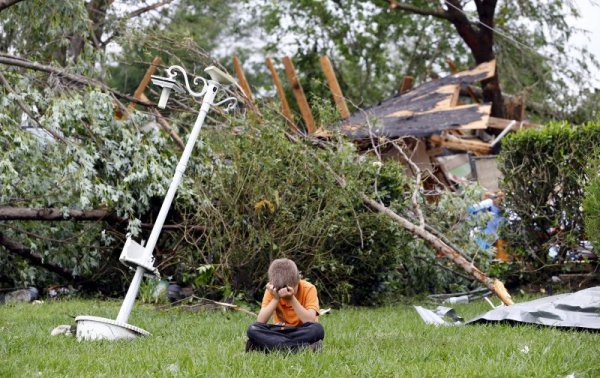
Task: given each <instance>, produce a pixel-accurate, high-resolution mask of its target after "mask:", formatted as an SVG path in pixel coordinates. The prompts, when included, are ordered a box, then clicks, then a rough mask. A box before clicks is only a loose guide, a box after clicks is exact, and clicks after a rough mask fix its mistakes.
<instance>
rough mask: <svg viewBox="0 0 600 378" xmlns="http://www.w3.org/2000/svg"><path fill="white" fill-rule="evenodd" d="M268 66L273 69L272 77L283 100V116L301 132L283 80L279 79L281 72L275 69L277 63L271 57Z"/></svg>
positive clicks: (278, 95) (291, 125)
mask: <svg viewBox="0 0 600 378" xmlns="http://www.w3.org/2000/svg"><path fill="white" fill-rule="evenodd" d="M267 67H268V68H269V71H271V77H272V78H273V84H275V90H276V91H277V97H279V101H281V112H282V113H283V116H284V117H285V118H286V121H287V123H288V125H289V126H290V127H291V128H292V129H293V130H294V131H296V132H299V130H298V126H296V125H295V124H294V115H293V114H292V111H291V109H290V104H289V103H288V101H287V98H286V97H285V91H284V90H283V86H282V85H281V81H280V80H279V74H278V73H277V70H276V69H275V65H274V64H273V61H272V60H271V58H270V57H267Z"/></svg>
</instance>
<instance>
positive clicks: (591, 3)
mask: <svg viewBox="0 0 600 378" xmlns="http://www.w3.org/2000/svg"><path fill="white" fill-rule="evenodd" d="M575 3H576V4H577V6H578V7H579V9H580V11H581V16H582V17H581V18H580V19H578V20H574V22H573V26H574V27H575V28H578V29H585V30H587V31H589V35H587V36H584V35H582V34H579V35H577V36H575V38H574V42H575V43H577V44H578V45H579V46H587V48H588V50H590V52H592V53H593V54H594V55H595V56H596V58H597V59H598V60H600V1H598V0H576V1H575ZM591 81H592V82H593V83H595V86H596V87H600V70H596V71H595V72H594V77H593V78H591Z"/></svg>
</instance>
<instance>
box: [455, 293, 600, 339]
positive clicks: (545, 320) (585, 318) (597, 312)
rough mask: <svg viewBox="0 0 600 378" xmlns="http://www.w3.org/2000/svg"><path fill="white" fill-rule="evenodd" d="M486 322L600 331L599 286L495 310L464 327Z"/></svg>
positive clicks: (470, 321) (472, 320)
mask: <svg viewBox="0 0 600 378" xmlns="http://www.w3.org/2000/svg"><path fill="white" fill-rule="evenodd" d="M487 322H519V323H530V324H540V325H545V326H551V327H569V328H582V329H591V330H600V286H597V287H592V288H589V289H585V290H581V291H578V292H576V293H572V294H559V295H553V296H549V297H544V298H540V299H536V300H533V301H529V302H524V303H516V304H514V305H511V306H502V307H498V308H495V309H493V310H491V311H488V312H486V313H485V314H483V315H480V316H478V317H476V318H474V319H471V320H469V321H468V322H467V323H465V324H473V323H487Z"/></svg>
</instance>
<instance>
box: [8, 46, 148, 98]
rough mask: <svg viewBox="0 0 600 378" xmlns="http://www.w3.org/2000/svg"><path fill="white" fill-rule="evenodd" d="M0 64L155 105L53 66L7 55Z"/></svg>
mask: <svg viewBox="0 0 600 378" xmlns="http://www.w3.org/2000/svg"><path fill="white" fill-rule="evenodd" d="M0 64H5V65H8V66H17V67H23V68H27V69H30V70H36V71H42V72H47V73H49V74H53V75H56V76H58V77H61V78H65V79H67V80H70V81H72V82H75V83H77V84H80V85H91V86H94V87H97V88H100V89H102V90H105V91H107V92H110V93H112V94H113V95H115V96H117V97H119V98H123V99H126V100H128V101H131V102H134V103H136V104H139V105H143V106H148V107H153V106H155V104H153V103H151V102H146V101H142V100H140V99H137V98H135V97H133V96H129V95H126V94H123V93H120V92H117V91H116V90H114V89H112V88H111V87H109V86H108V85H106V84H104V83H103V82H101V81H98V80H95V79H90V78H88V77H85V76H83V75H78V74H72V73H68V72H66V71H65V70H64V69H61V68H57V67H53V66H46V65H43V64H40V63H37V62H32V61H30V60H27V59H23V58H19V57H16V56H12V55H8V54H0Z"/></svg>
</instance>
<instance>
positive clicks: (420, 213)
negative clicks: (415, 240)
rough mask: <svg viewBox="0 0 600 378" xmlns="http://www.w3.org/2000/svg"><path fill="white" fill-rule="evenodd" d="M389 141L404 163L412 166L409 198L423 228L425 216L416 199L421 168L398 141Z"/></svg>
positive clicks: (419, 186)
mask: <svg viewBox="0 0 600 378" xmlns="http://www.w3.org/2000/svg"><path fill="white" fill-rule="evenodd" d="M390 142H391V143H392V146H394V148H395V149H396V150H398V152H399V153H400V155H402V157H403V158H404V160H406V163H407V164H408V165H410V167H411V168H412V170H413V171H414V173H415V190H414V191H413V194H412V197H411V199H412V204H413V208H414V209H415V212H416V213H417V217H418V218H419V227H421V228H425V217H424V216H423V211H422V210H421V206H420V205H419V201H418V197H419V191H420V189H421V169H420V168H419V166H418V165H417V164H415V162H414V161H412V159H411V158H409V157H408V156H407V155H406V152H404V149H402V147H400V146H398V143H396V142H394V141H390ZM403 144H404V145H405V146H406V144H405V143H404V142H403ZM415 148H416V147H415Z"/></svg>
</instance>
